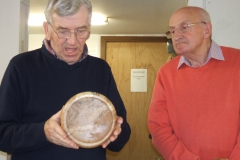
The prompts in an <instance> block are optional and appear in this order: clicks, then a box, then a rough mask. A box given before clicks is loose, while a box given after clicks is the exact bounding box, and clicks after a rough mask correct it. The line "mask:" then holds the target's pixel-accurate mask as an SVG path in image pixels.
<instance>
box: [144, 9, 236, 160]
mask: <svg viewBox="0 0 240 160" xmlns="http://www.w3.org/2000/svg"><path fill="white" fill-rule="evenodd" d="M169 27H170V28H169V32H170V34H171V37H172V42H173V46H174V50H175V52H176V53H177V54H178V56H177V57H176V58H174V59H172V60H171V61H170V62H168V63H167V64H165V65H164V66H163V67H162V68H160V70H159V71H158V74H157V77H156V81H155V86H154V90H153V94H152V100H151V103H150V107H149V113H148V127H149V130H150V132H151V135H152V142H153V145H154V146H155V147H156V149H157V150H158V151H159V153H160V154H162V155H163V157H164V158H165V159H166V160H227V159H229V160H239V159H240V141H239V140H240V135H239V129H240V128H239V126H240V115H239V113H240V50H239V49H234V48H229V47H223V46H219V45H217V44H216V43H215V42H214V41H213V40H212V39H211V35H212V24H211V20H210V16H209V14H208V13H207V12H206V11H205V10H204V9H202V8H198V7H189V6H188V7H184V8H181V9H179V10H177V11H176V12H175V13H173V15H172V16H171V18H170V21H169Z"/></svg>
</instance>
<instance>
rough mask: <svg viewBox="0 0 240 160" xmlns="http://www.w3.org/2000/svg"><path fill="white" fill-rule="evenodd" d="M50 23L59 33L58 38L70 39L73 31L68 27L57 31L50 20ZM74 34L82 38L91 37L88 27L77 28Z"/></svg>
mask: <svg viewBox="0 0 240 160" xmlns="http://www.w3.org/2000/svg"><path fill="white" fill-rule="evenodd" d="M48 24H49V25H50V26H51V28H52V30H53V31H54V32H55V33H56V34H57V36H58V38H60V39H68V38H69V37H70V36H71V34H72V32H71V31H69V30H68V29H59V30H57V31H56V30H55V29H53V27H52V25H51V24H50V23H49V22H48ZM73 34H75V36H76V37H77V38H81V39H87V38H88V37H89V31H88V30H86V29H76V30H75V31H74V32H73Z"/></svg>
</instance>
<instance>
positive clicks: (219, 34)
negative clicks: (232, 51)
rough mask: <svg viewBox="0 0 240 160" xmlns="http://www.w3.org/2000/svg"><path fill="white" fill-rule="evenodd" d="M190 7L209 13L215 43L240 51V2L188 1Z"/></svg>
mask: <svg viewBox="0 0 240 160" xmlns="http://www.w3.org/2000/svg"><path fill="white" fill-rule="evenodd" d="M188 5H189V6H198V7H202V8H204V9H206V10H207V11H208V13H209V14H210V16H211V21H212V25H213V35H212V39H213V40H214V41H215V42H217V43H218V44H219V45H222V46H229V47H234V48H239V49H240V40H239V39H240V31H239V29H240V18H239V17H240V11H239V6H240V1H239V0H230V1H226V0H188Z"/></svg>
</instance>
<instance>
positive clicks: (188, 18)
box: [169, 11, 196, 26]
mask: <svg viewBox="0 0 240 160" xmlns="http://www.w3.org/2000/svg"><path fill="white" fill-rule="evenodd" d="M195 19H196V17H195V16H194V14H193V13H191V12H186V11H179V12H175V13H174V14H173V15H172V16H171V18H170V20H169V26H176V25H179V24H181V23H184V22H193V21H195Z"/></svg>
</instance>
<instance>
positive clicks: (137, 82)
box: [131, 69, 147, 92]
mask: <svg viewBox="0 0 240 160" xmlns="http://www.w3.org/2000/svg"><path fill="white" fill-rule="evenodd" d="M131 92H147V69H131Z"/></svg>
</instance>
